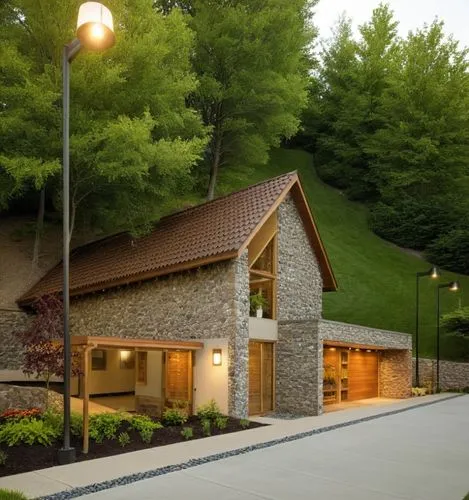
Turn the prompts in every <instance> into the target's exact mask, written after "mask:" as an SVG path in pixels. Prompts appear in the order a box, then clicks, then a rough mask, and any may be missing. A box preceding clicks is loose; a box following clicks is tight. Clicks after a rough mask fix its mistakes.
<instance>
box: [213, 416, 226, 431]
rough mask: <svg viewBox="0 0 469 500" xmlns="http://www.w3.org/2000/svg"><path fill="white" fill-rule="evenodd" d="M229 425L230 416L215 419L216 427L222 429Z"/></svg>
mask: <svg viewBox="0 0 469 500" xmlns="http://www.w3.org/2000/svg"><path fill="white" fill-rule="evenodd" d="M227 425H228V417H217V418H216V419H215V427H216V428H217V429H220V430H221V431H222V430H223V429H226V426H227Z"/></svg>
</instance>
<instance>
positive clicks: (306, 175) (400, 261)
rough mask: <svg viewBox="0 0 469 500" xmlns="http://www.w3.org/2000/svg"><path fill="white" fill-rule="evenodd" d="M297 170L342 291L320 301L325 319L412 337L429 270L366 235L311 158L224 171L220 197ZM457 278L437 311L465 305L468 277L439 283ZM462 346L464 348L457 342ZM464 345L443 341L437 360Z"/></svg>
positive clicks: (431, 310) (361, 210) (425, 329)
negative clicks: (419, 276)
mask: <svg viewBox="0 0 469 500" xmlns="http://www.w3.org/2000/svg"><path fill="white" fill-rule="evenodd" d="M291 170H298V172H299V174H300V176H301V180H302V183H303V187H304V189H305V191H306V194H307V196H308V201H309V203H310V206H311V208H312V212H313V214H314V216H315V219H316V222H317V225H318V227H319V231H320V233H321V237H322V239H323V241H324V244H325V246H326V250H327V252H328V254H329V258H330V260H331V263H332V268H333V270H334V273H335V275H336V278H337V281H338V283H339V291H338V292H332V293H326V294H324V317H325V318H327V319H333V320H337V321H344V322H348V323H358V324H361V325H367V326H374V327H378V328H385V329H389V330H397V331H401V332H409V333H413V332H414V329H415V273H416V272H417V271H426V270H427V269H428V268H429V267H430V264H429V263H428V262H425V261H424V260H422V259H419V258H418V257H415V256H413V255H410V254H409V253H406V252H404V251H403V250H401V249H399V248H397V247H396V246H394V245H392V244H391V243H388V242H386V241H384V240H382V239H380V238H379V237H378V236H376V235H375V234H374V233H372V232H371V231H370V230H369V228H368V222H367V216H368V212H367V209H366V207H364V206H363V205H360V204H357V203H352V202H350V201H348V200H347V199H346V198H345V196H343V195H342V194H341V192H340V191H338V190H336V189H333V188H331V187H329V186H327V185H325V184H323V183H322V182H321V181H320V180H319V178H318V176H317V175H316V172H315V170H314V168H313V164H312V157H311V155H309V154H308V153H305V152H303V151H296V150H283V149H281V150H277V151H274V152H273V153H272V156H271V161H270V163H269V164H268V165H264V166H260V167H257V168H256V169H255V170H254V171H252V170H248V169H246V170H244V171H243V170H240V169H236V170H234V169H233V170H229V169H225V170H222V173H221V178H220V182H219V190H218V191H219V193H218V194H223V193H228V192H231V191H236V190H238V189H241V188H243V187H245V186H248V185H250V184H255V183H256V182H260V181H262V180H264V179H267V178H269V177H275V176H277V175H280V174H282V173H284V172H289V171H291ZM454 279H458V280H460V282H461V286H462V290H461V291H460V292H458V293H452V292H449V291H448V290H442V291H441V299H442V300H441V309H442V312H443V313H444V312H449V311H451V310H454V309H455V308H457V307H458V306H459V304H462V305H469V276H459V275H456V274H453V273H449V272H444V273H443V276H442V278H441V279H440V280H439V282H440V283H444V282H447V281H451V280H454ZM420 283H421V287H420V291H421V293H420V296H421V307H420V317H421V323H420V325H421V326H420V332H421V337H420V338H421V342H420V346H421V349H420V355H421V356H433V355H434V348H435V328H436V327H435V324H436V311H435V308H436V291H435V283H434V282H432V281H431V280H430V279H429V278H422V279H421V281H420ZM459 342H462V341H459ZM460 346H461V344H458V342H457V341H456V340H454V339H449V340H445V341H443V342H442V357H446V358H448V359H457V358H458V352H460V350H461V347H460Z"/></svg>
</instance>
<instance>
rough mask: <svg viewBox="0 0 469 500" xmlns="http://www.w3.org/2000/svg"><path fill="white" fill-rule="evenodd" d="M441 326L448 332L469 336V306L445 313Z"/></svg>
mask: <svg viewBox="0 0 469 500" xmlns="http://www.w3.org/2000/svg"><path fill="white" fill-rule="evenodd" d="M441 326H442V327H443V328H444V329H445V330H446V332H448V333H455V334H458V335H465V336H466V337H469V307H461V308H460V309H457V310H456V311H453V312H451V313H448V314H445V315H443V317H442V319H441Z"/></svg>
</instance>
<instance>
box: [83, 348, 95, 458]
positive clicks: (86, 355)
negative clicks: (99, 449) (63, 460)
mask: <svg viewBox="0 0 469 500" xmlns="http://www.w3.org/2000/svg"><path fill="white" fill-rule="evenodd" d="M94 347H95V346H93V345H88V346H86V347H85V349H83V453H85V454H86V453H88V451H89V444H90V418H89V402H90V386H89V375H90V365H91V363H90V356H91V351H92V350H93V349H94Z"/></svg>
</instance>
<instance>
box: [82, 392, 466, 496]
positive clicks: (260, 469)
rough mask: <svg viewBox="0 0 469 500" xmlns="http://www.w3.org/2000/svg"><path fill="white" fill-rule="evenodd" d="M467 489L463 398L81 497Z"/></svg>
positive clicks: (455, 492)
mask: <svg viewBox="0 0 469 500" xmlns="http://www.w3.org/2000/svg"><path fill="white" fill-rule="evenodd" d="M468 492H469V396H463V397H460V398H455V399H451V400H448V401H444V402H441V403H438V404H434V405H431V406H426V407H420V408H415V409H413V410H410V411H406V412H404V413H400V414H397V415H391V416H386V417H383V418H378V419H376V420H372V421H369V422H364V423H361V424H357V425H353V426H350V427H345V428H341V429H337V430H332V431H329V432H326V433H324V434H318V435H316V436H312V437H308V438H304V439H300V440H298V441H293V442H290V443H286V444H281V445H278V446H274V447H272V448H267V449H263V450H259V451H254V452H251V453H248V454H245V455H240V456H236V457H233V458H229V459H225V460H220V461H218V462H213V463H210V464H207V465H201V466H198V467H193V468H189V469H186V470H185V471H181V472H174V473H170V474H167V475H164V476H160V477H156V478H153V479H147V480H144V481H140V482H136V483H133V484H130V485H128V486H120V487H117V488H112V489H109V490H106V491H103V492H100V493H95V494H92V495H87V496H86V497H82V498H87V499H90V500H91V499H93V500H104V499H109V500H111V499H112V500H128V499H129V498H132V499H138V500H145V499H148V500H150V499H151V500H153V499H155V498H158V499H159V500H164V499H172V500H175V499H183V498H190V499H191V500H207V499H209V500H211V499H223V500H239V499H246V500H251V499H252V500H254V499H259V498H264V499H276V500H277V499H278V500H280V499H281V500H293V499H305V500H306V499H308V500H309V499H321V500H322V499H324V500H334V499H347V500H353V499H357V500H368V499H383V500H384V499H396V498H405V499H412V500H416V499H425V500H429V499H434V500H462V498H463V497H464V495H465V494H466V493H468Z"/></svg>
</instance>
